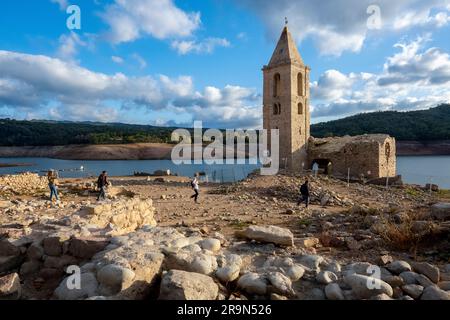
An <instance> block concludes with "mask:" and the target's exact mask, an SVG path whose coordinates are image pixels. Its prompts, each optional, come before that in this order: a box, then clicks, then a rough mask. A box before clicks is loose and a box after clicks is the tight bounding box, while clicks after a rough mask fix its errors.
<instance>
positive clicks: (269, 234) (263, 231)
mask: <svg viewBox="0 0 450 320" xmlns="http://www.w3.org/2000/svg"><path fill="white" fill-rule="evenodd" d="M240 235H241V236H244V237H245V238H247V239H251V240H255V241H258V242H267V243H274V244H278V245H281V246H293V245H294V235H293V234H292V232H291V231H290V230H289V229H285V228H280V227H276V226H250V227H248V228H247V229H246V230H245V231H244V232H243V233H241V234H240Z"/></svg>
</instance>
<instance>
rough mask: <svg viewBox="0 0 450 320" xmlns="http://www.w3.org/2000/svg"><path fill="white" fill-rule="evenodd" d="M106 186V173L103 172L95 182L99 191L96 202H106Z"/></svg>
mask: <svg viewBox="0 0 450 320" xmlns="http://www.w3.org/2000/svg"><path fill="white" fill-rule="evenodd" d="M108 185H109V182H108V172H106V171H103V172H102V173H101V174H100V176H99V177H98V180H97V187H98V189H99V190H100V194H99V195H98V198H97V201H100V199H103V200H106V188H107V187H108Z"/></svg>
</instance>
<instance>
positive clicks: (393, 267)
mask: <svg viewBox="0 0 450 320" xmlns="http://www.w3.org/2000/svg"><path fill="white" fill-rule="evenodd" d="M386 268H387V269H388V270H389V271H391V272H392V273H395V274H400V273H402V272H408V271H411V265H410V264H409V263H408V262H406V261H402V260H396V261H394V262H391V263H389V264H388V265H387V266H386Z"/></svg>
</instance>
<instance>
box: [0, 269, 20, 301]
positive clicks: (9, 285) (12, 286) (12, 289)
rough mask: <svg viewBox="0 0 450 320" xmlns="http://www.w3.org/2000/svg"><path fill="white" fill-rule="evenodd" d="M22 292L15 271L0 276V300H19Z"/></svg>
mask: <svg viewBox="0 0 450 320" xmlns="http://www.w3.org/2000/svg"><path fill="white" fill-rule="evenodd" d="M21 293H22V286H21V285H20V278H19V275H18V274H17V273H11V274H8V275H6V276H3V277H0V300H19V299H20V296H21Z"/></svg>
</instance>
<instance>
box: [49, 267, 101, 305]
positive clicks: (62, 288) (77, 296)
mask: <svg viewBox="0 0 450 320" xmlns="http://www.w3.org/2000/svg"><path fill="white" fill-rule="evenodd" d="M72 277H73V276H70V277H67V278H65V279H64V280H63V281H62V282H61V283H60V285H59V286H58V288H56V290H55V292H54V295H55V297H56V298H57V299H58V300H84V299H87V298H90V297H95V296H98V282H97V279H96V277H95V275H94V274H93V273H82V274H81V278H80V286H79V288H76V287H73V286H72V285H73V283H72Z"/></svg>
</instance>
